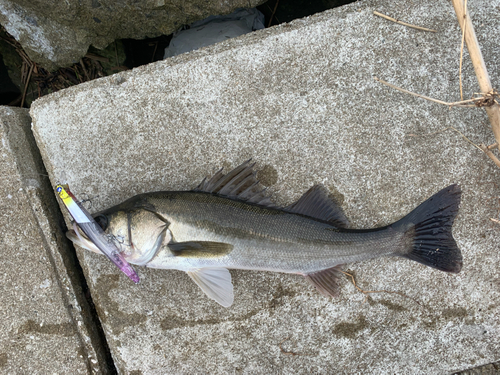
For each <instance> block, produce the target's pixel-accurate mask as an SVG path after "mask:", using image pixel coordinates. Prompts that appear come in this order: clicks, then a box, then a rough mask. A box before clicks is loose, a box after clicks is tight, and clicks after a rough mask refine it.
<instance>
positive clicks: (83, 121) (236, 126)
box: [31, 0, 500, 374]
mask: <svg viewBox="0 0 500 375" xmlns="http://www.w3.org/2000/svg"><path fill="white" fill-rule="evenodd" d="M499 6H500V1H498V0H495V1H485V0H477V1H475V2H474V6H473V7H472V6H471V9H470V12H471V16H472V19H473V21H474V24H475V25H476V32H477V35H478V39H479V42H480V43H481V46H482V50H483V53H484V56H485V60H486V63H487V66H488V69H489V71H490V75H491V79H492V82H493V85H494V86H496V87H498V86H499V80H500V76H499V74H500V66H499V64H500V48H499V45H498V43H497V41H498V38H499V37H500V29H499V28H498V24H500V12H498V9H499V8H498V7H499ZM374 10H377V11H379V12H382V13H385V14H388V15H390V16H392V17H395V18H399V19H402V20H405V21H407V22H410V23H413V24H417V25H421V26H424V27H429V28H434V29H437V30H438V33H426V32H421V31H417V30H413V29H409V28H407V27H404V26H401V25H397V24H394V23H391V22H389V21H386V20H384V19H381V18H379V17H375V16H373V14H372V11H374ZM459 51H460V31H459V28H458V26H457V22H456V16H455V14H454V12H453V8H452V6H451V4H450V3H449V2H435V1H419V2H407V1H404V0H395V1H391V2H387V1H382V0H373V1H360V2H357V3H354V4H351V5H348V6H345V7H342V8H337V9H334V10H332V11H327V12H325V13H321V14H318V15H315V16H313V17H309V18H306V19H302V20H297V21H296V22H293V23H291V24H285V25H281V26H279V27H275V28H272V29H266V30H262V31H259V32H256V33H252V34H250V35H247V36H243V37H240V38H236V39H232V40H230V41H228V42H224V43H221V44H218V45H216V46H213V47H209V48H205V49H202V50H200V51H195V52H192V53H189V54H186V55H181V56H178V57H175V58H172V59H169V60H166V61H164V62H159V63H155V64H151V65H147V66H144V67H141V68H138V69H135V70H133V71H129V72H124V73H120V74H118V75H115V76H112V77H108V78H104V79H100V80H97V81H93V82H89V83H86V84H82V85H79V86H77V87H74V88H71V89H68V90H65V91H60V92H57V93H55V94H53V95H50V96H47V97H44V98H42V99H40V100H38V101H36V102H35V103H34V105H33V106H32V109H31V114H32V117H33V121H34V124H33V130H34V133H35V138H36V140H37V143H38V145H39V147H40V150H41V153H42V156H43V159H44V162H45V164H46V167H47V170H48V173H49V175H50V178H51V181H52V182H53V183H54V182H56V181H64V182H67V183H69V185H70V187H71V189H72V191H73V192H74V193H75V194H76V195H77V196H79V197H90V198H91V199H92V211H98V210H100V209H103V208H106V207H109V206H111V205H113V204H117V203H119V202H121V201H123V200H125V199H126V198H129V197H131V196H133V195H135V194H138V193H143V192H147V191H155V190H187V189H191V188H193V187H194V186H196V185H197V184H198V183H199V181H200V180H201V179H202V178H203V177H204V176H206V175H207V174H211V173H213V172H214V171H216V170H217V169H218V168H219V167H221V166H224V167H226V168H230V167H233V166H235V165H237V164H239V163H241V162H242V161H244V160H246V159H247V158H249V157H253V158H254V159H255V160H256V161H257V164H258V167H260V168H261V169H262V170H263V172H262V173H261V174H260V177H261V179H262V182H263V183H264V184H266V185H268V186H270V187H271V190H272V191H273V192H274V196H275V199H276V201H277V202H278V203H280V204H285V203H289V202H292V201H293V200H294V199H297V198H298V197H299V196H300V194H301V193H303V192H304V191H306V189H307V188H309V187H310V186H311V185H312V184H315V183H323V184H324V185H325V186H326V187H327V188H329V189H330V191H332V192H333V193H334V194H335V195H336V196H337V197H338V198H339V199H340V200H341V201H342V205H343V207H344V209H345V211H346V213H347V216H348V217H349V218H350V219H351V222H352V225H353V227H357V228H366V227H373V226H380V225H384V224H387V223H390V222H392V221H394V220H396V219H399V218H400V217H402V216H403V215H405V214H406V213H408V212H409V211H410V210H411V209H413V208H414V207H415V206H416V205H418V204H419V203H420V202H422V201H423V200H425V199H426V198H428V197H429V196H430V195H432V194H433V193H435V192H437V191H438V190H440V189H441V188H443V187H445V186H447V185H449V184H451V183H458V184H460V185H461V187H462V189H463V203H462V206H461V210H460V214H459V216H458V218H457V220H456V223H455V226H454V235H455V237H456V239H457V242H458V244H459V246H460V248H461V249H462V252H463V256H464V267H463V270H462V272H461V273H460V274H458V275H449V274H445V273H442V272H439V271H436V270H433V269H430V268H426V267H424V266H422V265H420V264H417V263H414V262H410V261H408V260H402V259H393V258H390V259H389V258H387V259H377V260H372V261H367V262H362V263H356V264H349V265H347V266H346V267H345V269H346V270H349V271H351V272H353V273H354V274H355V275H356V279H357V282H358V284H359V285H360V286H361V287H362V288H365V289H368V290H388V291H397V292H401V293H404V294H405V295H406V296H408V297H410V298H406V297H403V296H401V295H398V294H388V293H376V294H371V295H370V296H369V297H368V298H366V297H365V295H364V294H361V293H360V292H358V291H357V290H356V289H355V288H354V287H353V285H352V283H351V282H350V280H349V279H348V278H346V279H344V280H343V281H342V295H341V297H340V298H338V299H327V298H325V297H323V296H321V295H319V294H318V293H317V292H316V291H315V290H314V289H313V288H311V287H310V286H309V285H308V284H307V282H306V281H305V280H303V279H302V278H300V277H296V276H293V275H284V274H272V273H265V272H252V271H232V272H231V273H232V276H233V281H234V285H235V302H234V305H233V306H232V307H231V308H229V309H224V308H223V307H221V306H219V305H217V304H216V303H215V302H213V301H211V300H209V299H208V298H206V297H205V296H204V295H203V294H202V292H201V291H200V290H199V289H198V287H197V286H196V285H195V284H194V283H192V282H191V281H190V280H189V278H188V277H187V276H186V275H184V274H182V273H181V272H176V271H162V270H152V269H146V268H137V270H138V273H139V275H140V277H141V283H140V284H138V285H133V284H132V283H131V282H130V281H129V280H128V279H126V277H125V276H123V275H121V274H120V273H119V271H118V270H117V269H116V267H114V266H113V265H112V264H111V263H110V262H109V261H108V260H107V259H105V258H104V257H101V256H99V255H95V254H92V253H89V252H85V251H83V250H79V252H78V255H79V258H80V260H81V262H82V264H83V268H84V271H85V272H86V275H87V278H88V282H89V284H90V288H91V291H92V296H93V298H94V302H95V303H96V306H97V309H98V312H99V316H100V318H101V320H102V323H103V327H104V330H105V332H106V335H107V339H108V344H109V346H110V349H111V352H112V354H113V358H114V360H115V364H116V366H117V368H118V370H119V372H120V373H134V374H139V373H142V374H160V373H177V374H180V373H183V374H188V373H189V374H191V373H285V374H288V373H372V374H385V373H407V374H419V373H433V374H449V373H452V372H456V371H460V370H466V369H470V368H473V367H477V366H481V365H484V364H488V363H491V362H494V361H498V359H499V358H500V342H499V340H498V337H499V336H500V307H499V305H498V300H499V298H500V271H499V267H498V265H499V261H500V253H499V252H498V244H499V237H500V228H499V227H498V225H496V224H495V223H493V222H492V221H490V220H489V218H492V217H496V218H498V212H499V209H500V205H499V204H500V203H499V195H500V190H499V185H498V181H499V177H500V171H499V170H498V168H496V167H495V166H494V165H493V164H492V163H491V162H490V160H489V159H488V158H487V157H485V156H484V155H483V154H482V152H481V151H479V150H478V149H477V148H475V147H474V146H472V145H471V144H470V143H469V142H467V141H466V140H465V139H464V138H463V137H462V136H461V135H460V134H459V133H457V132H456V131H455V130H453V129H451V128H449V127H450V126H453V127H454V128H455V129H457V130H460V131H461V132H463V134H464V135H466V136H467V137H468V138H469V139H470V140H471V141H472V142H475V143H480V142H483V143H486V144H491V143H493V137H492V133H491V130H490V128H489V123H488V119H487V116H486V114H485V113H484V112H483V110H480V109H457V108H454V109H449V108H447V107H443V106H440V105H438V104H434V103H430V102H427V101H424V100H421V99H418V98H414V97H411V96H408V95H406V94H403V93H400V92H396V91H394V90H393V89H390V88H388V87H385V86H383V85H381V84H380V83H377V82H375V81H374V80H373V76H375V75H376V76H378V77H380V78H382V79H385V80H388V81H390V82H392V83H394V84H397V85H400V86H402V87H404V88H406V89H409V90H412V91H415V92H418V93H422V94H425V95H429V96H431V97H435V98H439V99H441V100H444V101H455V100H458V99H459V94H458V93H459V89H458V87H459V86H458V76H457V72H458V64H459V62H458V61H459ZM463 77H464V92H465V93H466V95H467V96H469V95H471V94H472V93H473V92H475V91H477V83H476V78H475V76H474V72H473V70H472V67H471V64H470V62H469V59H468V55H467V53H465V57H464V69H463Z"/></svg>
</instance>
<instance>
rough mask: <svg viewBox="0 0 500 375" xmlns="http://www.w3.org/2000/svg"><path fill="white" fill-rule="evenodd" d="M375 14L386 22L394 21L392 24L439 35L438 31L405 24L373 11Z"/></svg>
mask: <svg viewBox="0 0 500 375" xmlns="http://www.w3.org/2000/svg"><path fill="white" fill-rule="evenodd" d="M373 14H375V15H376V16H379V17H382V18H385V19H386V20H388V21H392V22H396V23H399V24H400V25H404V26H408V27H411V28H413V29H417V30H422V31H430V32H431V33H437V31H436V30H433V29H428V28H426V27H421V26H415V25H412V24H410V23H406V22H403V21H400V20H398V19H395V18H392V17H389V16H386V15H385V14H382V13H380V12H377V11H376V10H374V11H373Z"/></svg>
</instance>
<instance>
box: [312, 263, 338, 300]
mask: <svg viewBox="0 0 500 375" xmlns="http://www.w3.org/2000/svg"><path fill="white" fill-rule="evenodd" d="M341 274H342V264H339V265H336V266H335V267H332V268H327V269H326V270H321V271H318V272H313V273H310V274H307V275H306V279H307V281H309V282H310V283H311V284H312V285H314V287H315V288H316V289H317V290H318V292H320V293H321V294H323V295H324V296H326V297H329V296H331V297H338V295H339V294H340V291H339V286H338V284H337V279H338V278H339V277H340V276H341Z"/></svg>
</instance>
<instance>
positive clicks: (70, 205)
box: [56, 184, 139, 284]
mask: <svg viewBox="0 0 500 375" xmlns="http://www.w3.org/2000/svg"><path fill="white" fill-rule="evenodd" d="M56 192H57V194H59V197H60V198H61V199H62V201H63V203H64V205H65V206H66V208H67V209H68V211H69V213H70V214H71V216H72V217H73V219H74V220H75V223H76V224H78V226H79V227H80V228H81V229H82V231H83V232H84V233H85V234H86V235H87V237H88V238H89V239H90V240H91V241H92V242H93V243H94V244H95V246H97V248H98V249H99V250H101V252H102V253H103V254H104V255H106V256H107V257H108V258H109V260H111V261H112V262H113V263H114V264H115V265H116V266H117V267H118V268H119V269H120V270H121V271H122V272H123V273H124V274H125V275H127V276H128V277H129V278H130V280H132V281H133V282H134V283H136V284H137V283H138V282H139V276H138V275H137V274H136V273H135V271H134V269H133V268H132V267H131V266H130V264H128V262H127V261H126V260H125V258H124V257H123V255H122V253H121V252H120V250H119V249H118V247H117V246H116V245H115V244H114V242H113V241H112V240H110V238H109V237H108V236H107V235H106V233H104V231H103V230H102V228H101V227H100V226H99V224H97V223H96V221H95V220H94V219H93V218H92V216H91V215H90V214H89V213H88V211H87V210H86V209H85V208H84V207H83V206H82V205H81V203H80V202H78V200H77V199H76V198H75V196H74V195H73V193H72V192H71V191H70V190H69V187H68V185H61V184H58V185H57V186H56Z"/></svg>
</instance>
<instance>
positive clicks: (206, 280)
mask: <svg viewBox="0 0 500 375" xmlns="http://www.w3.org/2000/svg"><path fill="white" fill-rule="evenodd" d="M187 274H188V275H189V277H190V278H191V279H192V280H193V281H194V282H195V283H196V285H198V286H199V287H200V288H201V290H203V292H205V294H206V295H207V296H208V297H209V298H211V299H213V300H214V301H215V302H217V303H219V304H221V305H222V306H224V307H229V306H231V305H232V304H233V300H234V294H233V283H232V282H231V274H230V273H229V271H228V270H227V269H226V268H217V267H207V268H195V269H192V270H189V271H188V272H187Z"/></svg>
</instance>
